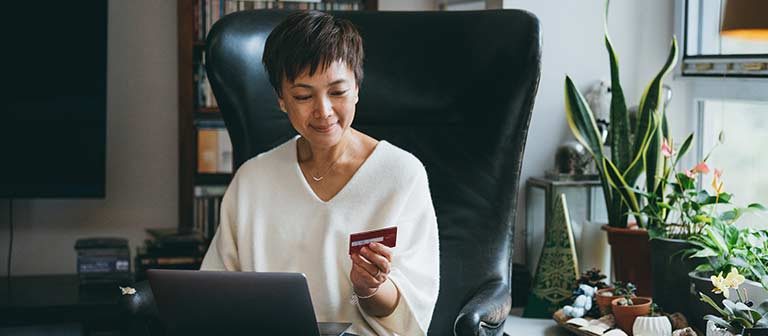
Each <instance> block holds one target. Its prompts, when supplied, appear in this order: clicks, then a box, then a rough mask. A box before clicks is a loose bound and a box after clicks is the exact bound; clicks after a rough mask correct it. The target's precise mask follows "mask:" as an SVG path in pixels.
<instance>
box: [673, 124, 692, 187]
mask: <svg viewBox="0 0 768 336" xmlns="http://www.w3.org/2000/svg"><path fill="white" fill-rule="evenodd" d="M692 143H693V133H691V134H689V135H688V137H687V138H685V141H683V144H682V145H680V149H679V150H678V151H677V156H675V163H673V164H672V166H673V167H677V163H678V162H680V159H681V158H682V157H683V156H684V155H685V154H686V153H688V150H689V149H690V148H691V144H692ZM686 177H687V176H686Z"/></svg>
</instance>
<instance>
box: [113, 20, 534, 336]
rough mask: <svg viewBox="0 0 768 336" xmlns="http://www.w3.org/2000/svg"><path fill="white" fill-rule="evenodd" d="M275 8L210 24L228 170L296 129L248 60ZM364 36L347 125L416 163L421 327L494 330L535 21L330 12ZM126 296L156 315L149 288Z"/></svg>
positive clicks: (499, 323) (505, 286)
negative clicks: (434, 272)
mask: <svg viewBox="0 0 768 336" xmlns="http://www.w3.org/2000/svg"><path fill="white" fill-rule="evenodd" d="M286 15H288V12H286V11H250V12H239V13H235V14H232V15H229V16H227V17H225V18H223V19H222V20H220V21H219V22H218V23H217V24H216V25H215V26H214V28H213V29H212V31H211V33H210V34H209V37H208V49H207V53H206V57H207V60H206V61H207V70H208V76H209V79H210V81H211V85H212V87H213V91H214V93H215V95H216V98H217V101H218V103H219V106H220V108H221V111H222V114H223V116H224V119H225V122H226V125H227V129H228V131H229V134H230V136H231V139H232V144H233V148H234V159H235V165H236V166H239V165H240V164H242V163H243V162H245V161H246V160H248V159H249V158H251V157H254V156H256V155H257V154H259V153H261V152H264V151H266V150H268V149H270V148H272V147H274V146H276V145H278V144H280V143H283V142H284V141H286V140H288V139H289V138H290V137H292V136H293V135H294V134H295V131H294V130H293V128H292V127H291V125H290V123H289V121H288V119H287V117H286V116H285V114H283V113H282V112H281V111H280V109H279V106H278V104H277V100H276V98H275V96H274V92H273V89H272V87H271V86H270V85H269V82H268V79H267V76H266V73H265V71H264V69H263V67H262V65H261V55H262V51H263V47H264V41H265V40H266V37H267V35H268V34H269V32H270V31H271V30H272V28H273V27H274V26H275V25H276V24H277V23H278V22H280V21H281V20H282V19H283V18H285V16H286ZM334 15H337V16H339V17H344V18H348V19H350V20H351V21H352V22H354V23H355V24H356V25H357V26H358V28H359V29H360V32H361V34H362V36H363V41H364V48H365V53H366V58H365V66H364V70H365V79H364V81H363V83H362V86H361V88H360V101H359V103H358V105H357V114H356V119H355V121H354V124H353V127H355V128H357V129H359V130H361V131H362V132H364V133H367V134H369V135H371V136H373V137H375V138H379V139H387V140H388V141H390V142H391V143H393V144H395V145H397V146H399V147H401V148H403V149H405V150H407V151H409V152H411V153H413V154H414V155H416V156H417V157H418V158H419V159H420V160H421V161H422V162H423V163H424V165H425V166H426V170H427V173H428V175H429V180H430V188H431V191H432V197H433V201H434V205H435V209H436V211H437V220H438V226H439V233H440V268H441V270H440V279H441V280H440V294H439V297H438V301H437V305H436V307H435V312H434V315H433V318H432V324H431V326H430V329H429V334H430V335H452V334H455V335H500V334H502V333H503V331H502V330H503V325H504V321H505V319H506V317H507V315H508V313H509V310H510V288H511V287H510V285H511V284H510V280H511V256H512V250H513V248H512V232H513V229H512V228H513V223H514V221H515V213H516V204H517V194H518V183H519V176H520V167H521V162H522V158H523V149H524V147H525V140H526V134H527V130H528V123H529V120H530V116H531V110H532V107H533V102H534V98H535V96H536V91H537V87H538V81H539V72H540V53H541V47H540V44H541V42H540V29H539V22H538V20H537V18H536V17H535V16H534V15H532V14H531V13H528V12H525V11H521V10H495V11H477V12H336V13H334ZM139 287H140V288H139V292H140V293H139V294H140V295H141V296H140V297H136V298H134V299H131V300H127V302H129V303H130V304H129V307H127V308H129V309H131V311H133V312H135V313H136V314H138V315H142V316H151V315H152V314H153V313H154V312H155V311H154V307H153V303H152V302H151V293H142V292H143V291H148V287H147V286H146V285H145V284H140V285H139Z"/></svg>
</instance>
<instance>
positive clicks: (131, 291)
mask: <svg viewBox="0 0 768 336" xmlns="http://www.w3.org/2000/svg"><path fill="white" fill-rule="evenodd" d="M120 290H121V291H122V292H123V295H133V294H136V289H135V288H133V287H122V286H121V287H120Z"/></svg>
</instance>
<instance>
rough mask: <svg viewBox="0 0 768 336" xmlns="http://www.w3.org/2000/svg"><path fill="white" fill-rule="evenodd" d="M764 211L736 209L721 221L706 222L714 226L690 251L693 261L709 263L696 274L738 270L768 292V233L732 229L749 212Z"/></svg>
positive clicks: (756, 206)
mask: <svg viewBox="0 0 768 336" xmlns="http://www.w3.org/2000/svg"><path fill="white" fill-rule="evenodd" d="M764 210H765V207H763V206H762V205H760V204H751V205H749V206H748V207H746V208H734V209H732V210H729V211H727V212H724V213H723V214H721V215H720V216H718V217H709V218H708V219H707V220H708V221H710V222H711V224H710V225H707V226H706V227H704V228H703V229H702V232H701V233H700V234H696V235H693V236H692V237H690V239H689V242H691V243H692V244H693V245H695V246H696V248H694V249H693V250H692V251H689V252H690V253H692V254H691V258H706V259H707V260H708V263H705V264H702V265H700V266H699V267H697V268H696V270H697V271H712V272H713V273H715V274H717V273H724V272H728V271H730V270H731V269H736V270H737V271H738V272H739V273H741V274H744V276H745V277H746V278H747V279H749V280H752V281H756V282H759V283H760V284H761V285H762V286H763V288H768V232H766V231H764V230H754V229H750V228H744V229H739V228H737V227H736V226H735V225H733V223H734V222H735V221H736V220H737V219H738V218H739V217H740V216H741V215H742V214H744V213H746V212H749V211H764Z"/></svg>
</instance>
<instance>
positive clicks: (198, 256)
mask: <svg viewBox="0 0 768 336" xmlns="http://www.w3.org/2000/svg"><path fill="white" fill-rule="evenodd" d="M146 232H147V234H148V235H149V237H150V239H147V240H145V241H144V246H139V247H137V248H136V260H135V263H136V281H142V280H145V279H146V271H147V270H148V269H158V268H159V269H187V270H197V269H200V265H201V264H202V262H203V258H204V256H205V252H206V250H207V248H208V246H207V244H206V241H205V240H204V239H203V237H202V234H201V233H200V232H185V233H180V232H178V229H177V228H151V229H146Z"/></svg>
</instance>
